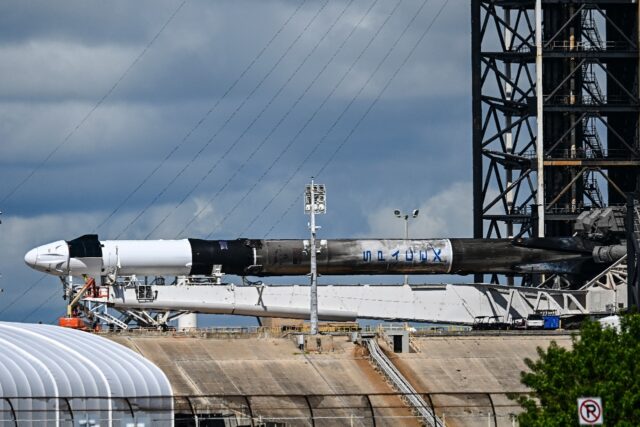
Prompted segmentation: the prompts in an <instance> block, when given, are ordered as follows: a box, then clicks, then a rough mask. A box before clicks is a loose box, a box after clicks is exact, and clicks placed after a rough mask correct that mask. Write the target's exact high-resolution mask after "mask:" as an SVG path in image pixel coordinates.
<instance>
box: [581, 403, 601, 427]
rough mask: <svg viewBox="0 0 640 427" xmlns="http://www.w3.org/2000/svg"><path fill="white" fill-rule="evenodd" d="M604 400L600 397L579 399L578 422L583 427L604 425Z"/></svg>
mask: <svg viewBox="0 0 640 427" xmlns="http://www.w3.org/2000/svg"><path fill="white" fill-rule="evenodd" d="M602 413H603V410H602V399H601V398H599V397H580V398H578V420H579V422H580V425H581V426H595V425H602V423H603V421H604V417H603V416H602V415H603V414H602Z"/></svg>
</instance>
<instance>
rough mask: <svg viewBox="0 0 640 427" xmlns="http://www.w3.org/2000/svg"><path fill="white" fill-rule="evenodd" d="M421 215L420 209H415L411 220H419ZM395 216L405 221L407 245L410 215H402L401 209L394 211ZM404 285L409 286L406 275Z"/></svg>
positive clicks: (406, 275)
mask: <svg viewBox="0 0 640 427" xmlns="http://www.w3.org/2000/svg"><path fill="white" fill-rule="evenodd" d="M419 213H420V209H414V210H413V211H411V218H417V217H418V214H419ZM393 214H394V215H395V216H396V218H401V219H404V240H405V243H407V241H408V240H409V214H406V213H402V211H400V209H394V211H393ZM404 284H405V285H408V284H409V275H408V274H405V275H404Z"/></svg>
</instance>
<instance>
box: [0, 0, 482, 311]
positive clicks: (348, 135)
mask: <svg viewBox="0 0 640 427" xmlns="http://www.w3.org/2000/svg"><path fill="white" fill-rule="evenodd" d="M442 6H443V0H428V1H426V3H425V2H424V1H423V0H327V1H324V0H322V1H321V0H306V1H304V0H289V1H284V0H282V1H275V0H272V1H264V0H260V1H257V0H256V1H249V0H244V1H215V2H211V1H199V0H187V1H186V2H183V1H182V0H163V1H158V0H153V1H136V2H131V1H86V0H77V1H69V0H61V1H56V2H51V1H48V0H42V1H23V0H19V1H3V2H1V3H0V58H1V60H0V117H1V120H0V137H1V138H2V144H0V162H2V167H1V168H0V182H1V183H2V184H1V187H0V200H1V202H0V210H2V211H3V215H2V225H0V235H1V236H2V237H1V239H0V273H1V274H2V277H1V279H0V287H1V288H3V289H4V292H3V293H2V294H0V318H1V319H3V320H23V319H25V320H27V321H45V322H49V321H52V320H53V319H54V318H55V317H56V316H57V315H60V314H62V313H63V310H64V301H62V299H61V298H60V295H61V292H57V291H56V289H58V290H59V289H60V284H59V282H58V281H57V279H56V278H54V277H52V276H47V277H46V278H44V279H43V280H41V281H39V282H38V280H39V279H40V278H41V277H42V276H41V275H40V274H39V273H36V272H34V271H32V270H30V269H29V268H28V267H27V266H26V265H25V264H24V262H23V257H24V254H25V252H26V251H27V250H29V249H30V248H32V247H34V246H37V245H40V244H44V243H47V242H50V241H54V240H59V239H65V240H70V239H73V238H75V237H78V236H80V235H83V234H88V233H98V234H99V236H100V238H101V239H115V238H165V239H171V238H176V237H180V238H183V237H198V238H206V237H208V238H225V239H232V238H236V237H252V238H263V237H270V238H304V237H306V236H307V235H308V230H307V227H306V222H307V218H306V216H305V215H304V214H303V210H302V193H303V189H304V185H305V183H307V182H308V181H309V180H310V177H311V176H315V177H316V181H317V182H320V183H324V184H325V185H326V187H327V191H328V203H327V205H328V212H327V214H326V215H324V216H322V217H321V218H319V223H320V225H322V229H321V230H320V236H321V237H322V238H337V237H343V238H346V237H401V236H402V234H403V224H402V221H400V220H398V219H396V218H395V217H393V215H392V211H393V209H395V208H398V209H402V210H405V211H408V210H412V209H414V208H419V209H420V216H419V217H418V218H417V219H416V220H415V221H414V222H412V223H411V226H410V233H411V235H412V236H413V237H456V236H458V237H460V236H470V235H471V223H472V212H471V69H470V61H471V53H470V42H471V40H470V18H469V5H468V2H461V1H457V0H456V1H451V2H450V3H449V4H448V5H447V6H446V7H445V9H444V10H443V11H442V13H441V15H440V16H439V17H438V19H437V20H435V21H434V18H435V16H436V14H437V13H438V11H439V10H440V8H441V7H442ZM171 17H173V18H171ZM409 24H410V25H409ZM408 25H409V26H408ZM161 29H162V30H161ZM423 35H424V38H422V40H421V41H420V39H421V37H422V36H423ZM418 41H420V42H419V44H417V47H415V50H413V52H412V49H413V48H414V46H416V43H417V42H418ZM411 52H412V54H411V55H409V54H410V53H411ZM394 75H395V78H393V79H392V77H393V76H394ZM391 79H392V80H391ZM371 279H373V280H371ZM335 280H340V281H342V282H349V281H357V282H363V281H371V282H374V283H375V282H380V281H382V282H384V281H389V280H395V281H397V280H401V279H398V278H366V277H365V278H362V277H360V278H339V279H335ZM412 280H416V281H424V280H428V278H424V277H419V278H414V279H412ZM438 280H440V279H438ZM321 281H324V282H330V281H334V279H333V278H322V279H321ZM27 289H30V290H29V291H28V292H26V293H25V290H27ZM23 294H24V295H23Z"/></svg>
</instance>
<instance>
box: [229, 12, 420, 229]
mask: <svg viewBox="0 0 640 427" xmlns="http://www.w3.org/2000/svg"><path fill="white" fill-rule="evenodd" d="M400 3H402V0H400V1H399V2H398V3H397V4H396V7H395V8H394V10H393V11H392V12H391V13H390V14H389V15H388V16H387V19H386V20H385V22H383V25H382V26H380V27H379V28H378V30H377V32H376V34H375V35H374V37H373V38H372V39H371V40H369V43H368V44H367V46H365V48H364V49H363V50H362V51H361V52H360V54H359V55H358V57H357V58H356V59H355V61H353V62H352V63H351V66H350V67H349V69H348V70H347V72H346V73H345V74H343V75H342V78H341V79H340V81H338V83H337V84H336V85H335V86H334V87H333V89H332V91H331V92H330V94H329V96H330V95H332V94H333V92H335V91H336V90H337V89H338V87H339V86H340V84H342V82H343V81H344V79H345V78H346V77H347V76H348V74H349V73H350V72H351V70H352V69H353V68H354V67H355V65H356V64H357V62H358V61H359V59H360V58H361V57H362V56H363V55H364V53H365V52H366V50H367V49H368V48H369V46H370V45H371V43H373V41H374V40H375V38H376V37H377V36H378V34H379V33H380V31H381V30H382V28H383V27H384V25H385V24H386V23H387V21H388V20H389V19H390V18H391V16H392V15H393V13H395V10H396V9H397V8H398V6H399V5H400ZM425 4H426V0H425V1H424V2H423V3H422V6H421V7H420V9H418V11H417V13H419V12H420V11H421V10H422V8H423V7H424V5H425ZM417 13H416V15H414V19H415V16H417ZM392 49H393V46H392V47H391V48H390V49H389V50H387V53H386V55H385V58H386V57H388V55H389V54H390V53H391V51H392ZM382 62H384V58H383V60H382V61H380V62H379V63H378V67H377V68H376V71H377V70H378V69H379V68H380V65H381V64H382ZM374 74H375V71H374V73H372V74H371V75H370V76H369V78H368V80H367V82H365V84H364V85H362V86H361V87H360V90H359V91H358V93H356V95H354V96H353V97H352V98H351V100H350V101H349V103H348V104H347V105H346V106H345V107H344V108H343V109H342V111H341V112H340V113H339V114H338V116H337V117H336V119H335V120H334V121H333V123H332V124H331V126H329V129H328V130H327V131H326V132H325V134H324V135H323V136H322V138H320V140H319V141H318V142H317V143H316V144H315V145H314V147H313V148H312V150H311V151H310V152H309V153H308V154H307V156H306V157H305V158H304V159H303V160H302V162H300V163H299V164H298V166H297V167H296V169H295V170H294V171H293V173H291V174H290V175H289V177H288V178H287V180H286V181H285V182H284V184H282V185H281V186H280V188H279V189H278V191H277V192H276V194H274V195H273V196H272V197H271V199H270V200H269V201H268V202H267V204H266V205H265V206H264V207H263V208H262V210H261V211H260V212H258V213H257V214H256V215H255V216H254V218H253V219H252V220H251V221H250V222H249V224H248V225H247V226H246V227H245V228H244V230H243V231H242V232H241V233H240V235H243V234H244V233H246V231H247V230H248V229H249V228H251V226H253V224H255V222H256V221H257V220H258V218H260V216H262V214H264V212H265V211H266V210H267V209H268V208H269V207H270V206H271V204H272V203H273V202H274V201H275V200H276V198H278V197H279V196H280V194H282V192H283V191H284V190H285V188H286V187H287V186H288V185H289V183H291V181H292V180H293V179H294V178H295V176H296V175H297V174H298V172H300V170H301V169H302V168H303V166H304V165H305V164H306V163H307V162H308V161H309V159H311V157H312V156H313V155H314V154H315V153H316V151H317V150H318V148H319V147H320V146H321V145H322V144H323V143H324V141H325V140H326V139H327V137H328V136H329V134H330V133H331V132H332V131H333V129H334V128H335V127H336V126H337V124H338V123H339V122H340V120H341V119H342V117H343V116H344V115H345V114H346V113H347V111H348V110H349V109H350V108H351V106H352V105H353V103H354V102H355V101H356V100H357V98H358V97H359V96H360V94H361V93H362V91H363V90H364V88H365V87H366V85H367V83H368V82H369V81H371V79H372V78H373V75H374ZM329 96H328V97H327V98H325V99H324V101H323V103H322V104H321V105H324V103H325V102H326V101H327V100H328V98H329ZM312 118H313V117H312ZM291 208H292V206H291V207H289V208H288V209H287V211H286V212H287V213H288V212H289V210H290V209H291ZM272 229H273V227H272Z"/></svg>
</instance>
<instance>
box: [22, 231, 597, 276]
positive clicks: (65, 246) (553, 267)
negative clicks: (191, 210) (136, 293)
mask: <svg viewBox="0 0 640 427" xmlns="http://www.w3.org/2000/svg"><path fill="white" fill-rule="evenodd" d="M593 249H594V245H593V244H591V243H590V242H588V241H584V240H581V239H576V238H548V239H545V238H541V239H538V238H532V239H517V240H509V239H418V240H402V239H336V240H321V241H320V244H319V245H318V247H317V251H318V254H317V266H318V272H319V274H322V275H357V274H367V275H379V274H471V273H497V274H512V273H566V274H576V273H584V272H586V271H588V270H593V267H594V260H593V257H592V251H593ZM309 252H310V247H309V242H308V241H307V240H293V239H284V240H253V239H236V240H201V239H182V240H102V241H101V240H99V239H98V236H97V235H95V234H90V235H85V236H82V237H78V238H77V239H73V240H68V241H65V240H60V241H57V242H53V243H49V244H47V245H43V246H39V247H37V248H35V249H32V250H30V251H29V252H28V253H27V254H26V255H25V258H24V259H25V262H26V263H27V265H29V266H30V267H32V268H34V269H36V270H39V271H43V272H46V273H49V274H53V275H56V276H66V275H72V276H80V275H85V274H86V275H88V276H91V277H99V276H107V275H116V276H130V275H138V276H187V275H211V274H212V272H213V271H214V269H215V268H216V266H219V267H220V269H221V271H222V272H223V273H226V274H235V275H240V276H294V275H305V274H308V273H309V271H310V254H309Z"/></svg>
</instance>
